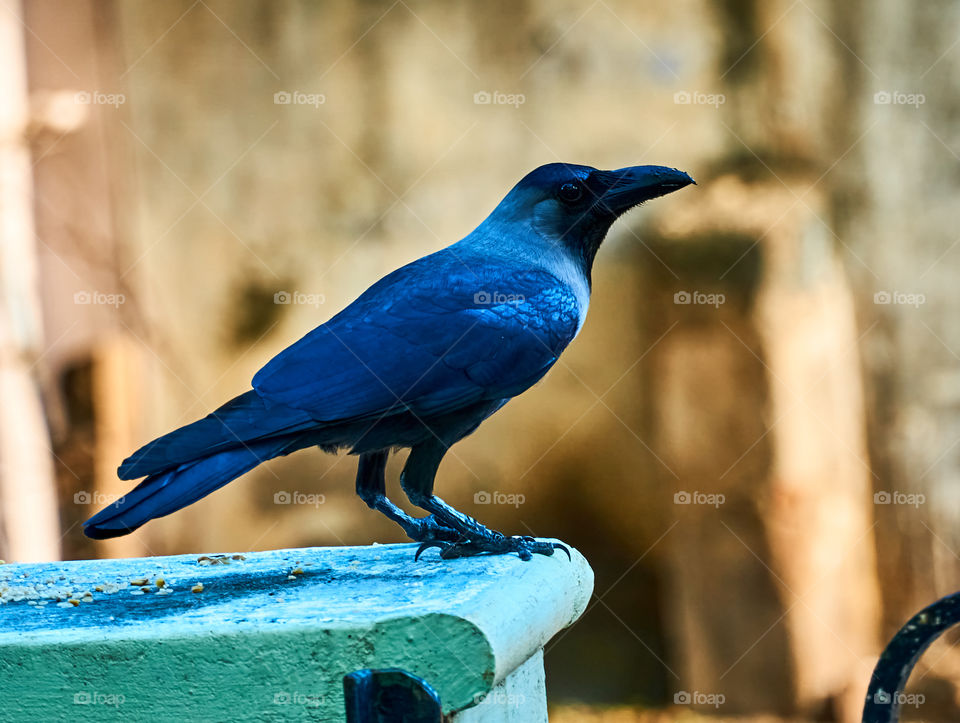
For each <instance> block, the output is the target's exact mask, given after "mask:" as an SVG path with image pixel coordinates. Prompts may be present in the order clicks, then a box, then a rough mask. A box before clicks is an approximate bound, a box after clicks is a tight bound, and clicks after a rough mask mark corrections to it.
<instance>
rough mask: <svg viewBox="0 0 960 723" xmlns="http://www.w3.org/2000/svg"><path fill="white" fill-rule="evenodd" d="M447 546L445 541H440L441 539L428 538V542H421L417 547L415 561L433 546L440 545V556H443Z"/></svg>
mask: <svg viewBox="0 0 960 723" xmlns="http://www.w3.org/2000/svg"><path fill="white" fill-rule="evenodd" d="M445 546H446V545H445V543H443V542H440V541H439V540H427V541H426V542H423V543H421V544H420V547H418V548H417V553H416V554H415V555H414V556H413V561H414V562H416V561H417V560H419V559H420V555H422V554H423V553H424V552H426V551H427V550H429V549H430V548H431V547H439V548H440V556H441V557H442V556H443V551H444V547H445Z"/></svg>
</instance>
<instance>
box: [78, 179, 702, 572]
mask: <svg viewBox="0 0 960 723" xmlns="http://www.w3.org/2000/svg"><path fill="white" fill-rule="evenodd" d="M691 183H694V181H693V179H692V178H690V176H688V175H687V174H686V173H683V172H681V171H678V170H675V169H673V168H665V167H663V166H634V167H629V168H621V169H620V170H617V171H600V170H597V169H595V168H591V167H589V166H576V165H569V164H566V163H551V164H549V165H546V166H541V167H540V168H537V169H536V170H535V171H533V172H531V173H529V174H527V176H525V177H524V178H523V180H521V181H520V182H519V183H518V184H517V185H516V186H514V187H513V189H512V190H511V191H510V192H509V193H508V194H507V195H506V197H505V198H504V199H503V200H502V201H501V202H500V204H499V205H498V206H497V207H496V208H495V209H494V210H493V213H491V214H490V215H489V216H488V217H487V218H486V220H484V221H483V223H481V224H480V225H479V226H478V227H477V228H476V229H475V230H474V231H473V232H472V233H470V234H469V235H468V236H466V237H465V238H464V239H462V240H461V241H458V242H457V243H455V244H452V245H451V246H447V247H446V248H444V249H442V250H440V251H437V252H436V253H433V254H430V255H429V256H425V257H423V258H421V259H418V260H416V261H414V262H412V263H409V264H407V265H406V266H403V267H401V268H399V269H397V270H396V271H394V272H392V273H390V274H388V275H387V276H385V277H383V278H382V279H380V280H379V281H378V282H376V283H375V284H374V285H373V286H371V287H370V288H369V289H367V290H366V291H365V292H363V294H361V295H360V297H359V298H358V299H357V300H356V301H354V302H353V303H352V304H350V305H349V306H348V307H347V308H345V309H344V310H343V311H341V312H340V313H339V314H337V315H336V316H334V317H333V318H332V319H330V320H329V321H328V322H326V323H325V324H322V325H321V326H318V327H317V328H316V329H314V330H313V331H311V332H310V333H309V334H307V335H306V336H304V337H303V338H302V339H300V340H299V341H297V342H296V343H295V344H293V345H292V346H290V347H288V348H287V349H285V350H284V351H282V352H280V353H279V354H278V355H277V356H276V357H274V358H273V359H271V360H270V361H269V362H268V363H267V365H266V366H264V367H263V368H262V369H261V370H260V371H259V372H257V374H256V376H254V378H253V389H252V390H250V391H248V392H245V393H244V394H241V395H240V396H238V397H236V398H234V399H232V400H230V401H229V402H227V403H226V404H224V405H223V406H222V407H220V408H219V409H217V410H216V411H215V412H213V413H212V414H210V415H209V416H207V417H205V418H203V419H201V420H199V421H196V422H194V423H193V424H189V425H187V426H185V427H181V428H180V429H177V430H174V431H173V432H170V433H169V434H166V435H164V436H163V437H160V438H159V439H156V440H154V441H152V442H150V443H149V444H147V445H145V446H144V447H142V448H141V449H139V450H137V451H136V452H134V453H133V454H132V455H131V456H130V457H128V458H127V459H126V460H124V462H123V464H122V465H120V469H119V471H118V474H119V476H120V477H121V478H122V479H137V478H140V477H144V476H146V479H144V480H143V481H142V482H140V484H139V485H137V487H136V488H135V489H134V490H133V491H131V492H130V493H129V494H127V495H126V496H125V497H123V498H122V499H120V500H118V501H117V502H115V503H113V504H111V505H110V506H109V507H107V508H106V509H103V510H101V511H100V512H99V513H97V514H96V515H94V516H93V517H91V518H90V519H89V520H87V522H86V523H85V526H84V531H85V533H86V534H87V535H88V536H89V537H93V538H98V539H101V538H109V537H116V536H119V535H125V534H128V533H130V532H132V531H133V530H135V529H137V528H138V527H140V526H141V525H143V524H144V523H145V522H147V521H149V520H151V519H153V518H155V517H162V516H164V515H168V514H170V513H171V512H175V511H176V510H179V509H181V508H182V507H185V506H187V505H189V504H190V503H192V502H195V501H197V500H198V499H200V498H201V497H204V496H205V495H208V494H210V493H211V492H213V491H214V490H216V489H218V488H220V487H222V486H223V485H225V484H227V483H228V482H230V481H231V480H233V479H235V478H237V477H239V476H240V475H242V474H244V473H245V472H248V471H249V470H251V469H253V468H254V467H256V466H257V465H258V464H260V463H261V462H264V461H266V460H268V459H271V458H273V457H277V456H280V455H285V454H289V453H291V452H294V451H296V450H298V449H303V448H305V447H312V446H318V447H320V448H321V449H323V450H325V451H328V452H334V451H336V450H338V449H342V448H346V449H349V451H350V453H351V454H356V455H359V457H360V459H359V464H358V470H357V494H359V495H360V497H361V498H362V499H363V500H364V502H366V503H367V504H368V505H369V506H370V507H372V508H373V509H376V510H379V511H380V512H382V513H383V514H385V515H386V516H387V517H389V518H390V519H391V520H394V521H395V522H396V523H397V524H399V525H400V526H401V527H402V528H403V530H404V532H406V533H407V535H408V536H409V537H410V538H411V539H413V540H416V541H418V542H421V543H422V545H421V548H420V551H418V553H417V554H418V555H419V554H420V552H422V551H423V550H424V549H426V548H427V547H431V546H436V547H439V548H440V551H441V556H443V557H445V558H451V557H459V556H464V555H475V554H481V553H494V554H495V553H507V552H516V553H518V554H519V556H520V557H521V558H523V559H530V557H531V554H532V553H539V554H546V555H550V554H553V551H554V549H555V547H557V545H555V543H550V542H543V541H538V540H535V539H533V538H531V537H509V536H506V535H503V534H501V533H499V532H495V531H492V530H489V529H488V528H486V527H484V526H483V525H482V524H480V523H479V522H477V521H476V520H474V519H473V518H471V517H469V516H467V515H465V514H463V513H461V512H458V511H457V510H456V509H454V508H453V507H451V506H450V505H448V504H447V503H446V502H444V501H443V500H442V499H440V498H439V497H437V496H436V495H435V494H434V493H433V486H434V477H435V476H436V473H437V468H438V467H439V465H440V461H441V460H442V459H443V455H444V454H445V453H446V451H447V449H449V448H450V445H452V444H454V443H455V442H457V441H459V440H461V439H463V438H464V437H466V436H467V435H468V434H470V433H471V432H473V431H474V430H476V429H477V427H479V426H480V423H481V422H483V420H485V419H486V418H487V417H489V416H490V415H491V414H493V413H494V412H496V411H497V410H498V409H500V407H502V406H503V405H504V404H506V403H507V402H508V401H509V400H510V399H511V398H512V397H515V396H517V395H518V394H520V393H521V392H523V391H525V390H526V389H528V388H529V387H531V386H532V385H533V384H535V383H536V382H537V381H539V380H540V379H541V378H542V377H543V375H544V374H546V373H547V371H548V370H549V369H550V367H552V366H553V364H554V362H556V360H557V358H558V357H559V356H560V354H561V353H562V352H563V350H564V349H565V348H566V347H567V345H568V344H569V343H570V342H571V341H572V340H573V338H574V337H575V336H576V335H577V332H579V331H580V327H581V326H583V322H584V319H585V318H586V315H587V306H588V304H589V301H590V283H591V282H590V272H591V268H592V266H593V260H594V257H595V256H596V253H597V249H598V248H599V247H600V243H601V242H602V241H603V239H604V237H605V236H606V234H607V231H608V230H609V228H610V226H611V225H612V224H613V222H614V221H615V220H616V219H617V218H618V217H619V216H621V215H622V214H623V213H624V212H626V211H627V210H629V209H631V208H633V207H634V206H637V205H638V204H641V203H643V202H644V201H647V200H649V199H652V198H656V197H658V196H662V195H664V194H667V193H670V192H672V191H676V190H677V189H680V188H683V187H684V186H687V185H689V184H691ZM403 447H409V448H410V455H409V457H408V459H407V462H406V465H405V466H404V468H403V472H402V474H401V477H400V481H401V485H402V487H403V491H404V492H405V493H406V495H407V497H408V498H409V499H410V501H411V502H412V503H413V504H414V505H416V506H417V507H419V508H421V509H423V510H425V511H426V512H428V513H429V514H428V515H427V516H426V517H421V518H416V517H411V516H409V515H407V514H406V513H405V512H403V511H402V510H401V509H400V508H398V507H397V506H396V505H394V504H393V503H392V502H391V501H390V500H388V499H387V497H386V495H385V485H384V481H385V480H384V468H385V466H386V462H387V455H388V454H389V453H390V451H391V450H394V449H397V448H403Z"/></svg>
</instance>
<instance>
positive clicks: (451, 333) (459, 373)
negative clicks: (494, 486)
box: [253, 257, 581, 422]
mask: <svg viewBox="0 0 960 723" xmlns="http://www.w3.org/2000/svg"><path fill="white" fill-rule="evenodd" d="M428 258H429V257H428ZM411 267H413V268H412V269H411ZM580 313H581V310H580V308H579V305H578V302H577V299H576V296H575V295H574V293H573V292H572V291H571V290H570V289H569V288H568V287H566V286H565V285H564V284H562V283H561V282H560V281H559V280H558V279H557V278H556V277H554V276H552V275H551V274H548V273H546V272H543V271H513V272H507V271H504V270H503V269H502V268H501V269H483V270H481V271H480V272H475V271H472V270H468V269H466V268H463V269H456V270H455V271H454V272H453V273H451V269H450V268H449V267H447V268H444V269H442V271H441V273H437V272H436V269H434V270H431V268H430V266H429V265H424V264H421V265H420V266H419V267H417V263H416V262H415V263H414V264H412V265H410V266H408V267H404V268H403V269H400V270H399V271H397V272H394V274H391V275H390V276H387V277H385V278H384V279H382V280H381V281H380V282H378V283H377V284H375V285H374V286H373V287H371V288H370V289H368V291H367V292H365V293H364V295H363V296H361V297H360V298H359V299H357V301H355V302H354V303H353V304H351V305H350V306H349V307H347V308H346V309H344V311H342V312H341V313H340V314H338V315H337V316H335V317H334V318H333V319H331V320H330V321H329V322H327V323H326V324H324V325H322V326H320V327H318V328H316V329H314V330H313V331H312V332H310V333H309V334H307V335H306V336H304V337H303V338H302V339H300V340H299V341H298V342H296V343H295V344H293V345H292V346H290V347H289V348H287V349H286V350H284V351H283V352H281V353H280V354H278V355H277V356H276V357H274V358H273V359H272V360H271V361H270V362H269V363H268V364H267V365H266V366H264V367H263V369H261V370H260V371H259V372H258V373H257V375H256V376H255V377H254V379H253V386H254V389H255V390H256V391H257V393H258V394H259V395H260V396H262V397H263V398H264V400H265V401H266V402H267V404H268V405H269V404H270V403H278V404H283V405H286V406H288V407H293V408H295V409H301V410H304V411H306V412H307V413H308V414H310V415H311V416H312V417H313V418H314V419H316V420H317V421H321V422H334V421H340V420H345V419H354V418H361V417H367V416H371V415H381V414H385V413H391V412H394V411H399V410H401V409H409V410H411V411H412V412H413V413H415V414H418V415H432V414H441V413H444V412H447V411H452V410H455V409H458V408H461V407H463V406H465V405H468V404H471V403H474V402H477V401H480V400H485V399H503V398H508V397H511V396H514V395H516V394H519V393H520V392H522V391H523V390H525V389H526V388H527V387H529V386H530V385H532V384H533V383H535V382H536V381H537V380H539V379H540V378H541V377H542V376H543V375H544V374H545V373H546V372H547V370H548V369H549V368H550V367H551V366H552V365H553V363H554V362H555V361H556V359H557V357H558V356H559V355H560V353H561V352H562V351H563V349H564V348H565V347H566V346H567V344H568V343H569V342H570V341H571V340H572V339H573V337H574V336H575V335H576V333H577V330H578V329H579V326H580Z"/></svg>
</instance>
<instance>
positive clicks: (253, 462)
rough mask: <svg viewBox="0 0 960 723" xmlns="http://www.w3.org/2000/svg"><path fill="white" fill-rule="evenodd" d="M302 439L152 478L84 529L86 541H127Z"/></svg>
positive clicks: (246, 449) (264, 444)
mask: <svg viewBox="0 0 960 723" xmlns="http://www.w3.org/2000/svg"><path fill="white" fill-rule="evenodd" d="M302 446H303V443H302V441H301V440H300V439H297V438H293V439H291V438H290V437H287V438H286V439H283V438H280V439H277V438H275V439H271V440H265V441H260V442H255V443H253V444H250V445H246V446H243V447H238V448H235V449H230V450H227V451H224V452H218V453H216V454H213V455H211V456H209V457H206V458H204V459H201V460H199V461H194V462H188V463H185V464H181V465H179V466H178V467H175V468H174V469H170V470H168V471H166V472H161V473H159V474H153V475H150V476H149V477H147V478H146V479H145V480H143V481H142V482H141V483H140V484H139V485H137V486H136V487H135V488H134V489H133V490H132V491H131V492H129V493H128V494H126V495H125V496H123V497H121V498H120V499H119V500H117V501H116V502H114V503H112V504H111V505H110V506H109V507H106V508H105V509H102V510H100V512H98V513H97V514H95V515H94V516H93V517H91V518H90V519H89V520H87V521H86V522H85V523H84V526H83V531H84V533H85V534H86V535H87V537H92V538H94V539H97V540H103V539H107V538H110V537H119V536H121V535H126V534H129V533H131V532H133V531H134V530H136V529H137V528H138V527H140V526H141V525H143V524H144V523H146V522H149V521H150V520H152V519H154V518H155V517H163V516H164V515H169V514H170V513H171V512H176V511H177V510H179V509H181V508H183V507H186V506H187V505H189V504H191V503H192V502H196V501H197V500H199V499H200V498H201V497H206V496H207V495H208V494H210V493H211V492H213V491H214V490H217V489H219V488H221V487H223V486H224V485H225V484H227V483H228V482H230V481H231V480H233V479H236V478H237V477H239V476H240V475H242V474H244V473H245V472H249V471H250V470H251V469H253V468H254V467H256V466H257V465H258V464H260V463H261V462H264V461H266V460H268V459H272V458H273V457H278V456H280V455H283V454H289V453H290V452H293V451H295V450H297V449H300V448H301V447H302Z"/></svg>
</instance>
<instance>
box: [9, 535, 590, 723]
mask: <svg viewBox="0 0 960 723" xmlns="http://www.w3.org/2000/svg"><path fill="white" fill-rule="evenodd" d="M415 549H416V546H415V545H410V544H407V545H375V546H372V547H341V548H306V549H295V550H277V551H270V552H255V553H244V554H243V555H234V556H231V555H227V556H223V557H220V556H213V555H210V556H202V555H178V556H173V557H153V558H140V559H130V560H95V561H79V562H60V563H41V564H18V565H3V566H0V598H2V600H3V601H4V602H3V603H0V720H4V721H5V720H24V719H32V720H55V719H60V718H62V717H68V718H70V719H72V720H77V721H84V720H105V719H110V718H111V717H116V718H118V719H120V718H122V719H124V720H129V719H135V718H150V719H153V720H164V719H184V718H189V719H194V720H275V719H276V720H279V719H283V720H288V719H305V720H324V721H335V720H342V716H343V692H342V682H341V681H342V678H343V675H345V674H346V673H348V672H351V671H353V670H357V669H359V668H368V667H373V668H387V667H399V668H403V669H405V670H408V671H410V672H412V673H414V674H416V675H420V676H422V677H423V678H425V679H426V680H427V681H429V682H430V684H431V685H433V686H434V688H435V689H436V690H437V691H438V692H439V694H440V696H441V699H442V701H443V704H444V710H445V711H455V710H459V709H462V708H465V707H468V706H472V705H475V704H476V703H477V702H479V701H480V700H482V699H483V697H484V696H485V695H487V694H488V693H490V692H491V691H492V690H494V691H495V693H494V696H493V698H494V699H493V700H490V701H489V702H488V705H492V706H494V707H495V706H498V705H499V706H501V707H502V709H503V710H502V711H501V712H502V713H503V714H504V715H514V714H515V713H516V712H515V711H514V712H513V713H509V711H506V709H507V708H509V707H511V706H513V707H514V708H516V707H517V705H518V703H519V702H520V701H519V697H520V693H519V691H518V690H516V689H515V686H513V687H511V685H512V684H511V685H508V686H506V687H504V686H500V687H499V688H496V689H495V687H496V686H498V684H499V683H501V681H504V680H505V679H506V678H507V677H508V676H509V675H510V674H511V673H512V672H513V671H514V670H516V669H517V668H518V667H520V666H521V665H523V664H524V662H525V661H528V659H531V657H532V656H538V655H539V652H540V649H541V648H542V646H543V644H544V643H545V642H546V641H547V640H549V639H550V638H551V637H552V636H553V635H554V634H555V633H556V632H557V631H559V630H561V629H562V628H564V627H566V626H568V625H570V624H571V623H572V622H573V621H575V620H576V619H577V618H578V617H579V616H580V614H581V613H582V612H583V611H584V608H585V607H586V604H587V601H588V599H589V597H590V594H591V592H592V590H593V573H592V571H591V569H590V567H589V565H588V564H587V562H586V560H585V559H584V558H583V557H582V556H581V555H580V554H579V553H577V552H576V551H571V554H572V556H573V560H572V561H568V560H567V558H566V555H563V554H562V553H561V554H558V555H554V556H553V557H550V558H547V557H540V556H537V557H535V559H534V560H533V561H531V562H526V563H525V562H522V561H521V560H519V559H518V558H516V557H515V556H501V557H486V558H475V559H466V560H455V561H449V562H444V561H440V560H439V558H438V557H437V555H436V552H435V551H430V552H428V553H426V555H425V556H424V557H423V558H421V559H420V561H419V562H414V560H413V554H414V550H415ZM158 577H159V578H162V581H160V580H158V579H157V578H158ZM143 582H146V584H145V585H144V584H142V583H143ZM136 583H141V584H136ZM158 584H162V587H158ZM199 585H202V586H203V589H202V591H199V592H193V591H192V590H194V589H197V590H199V587H197V586H199ZM97 588H99V590H98V589H97ZM164 590H170V591H171V592H162V591H164ZM88 593H89V594H88ZM84 598H86V600H87V601H84ZM71 599H72V600H73V601H74V602H70V600H71ZM530 665H532V666H533V667H534V668H537V669H539V670H540V671H542V658H541V657H535V658H534V659H533V660H530ZM527 677H529V676H527ZM535 678H536V676H533V678H531V680H534V679H535ZM539 680H540V681H541V683H540V685H541V686H542V672H541V674H540V678H539ZM508 682H509V681H508ZM534 682H536V681H535V680H534ZM528 687H529V686H528ZM534 687H536V686H534ZM540 690H541V691H542V687H541V689H540ZM511 691H513V697H511V695H510V693H511ZM498 692H499V694H502V695H498ZM524 695H525V696H531V693H529V692H528V693H525V694H524ZM540 695H542V692H541V693H540ZM501 698H502V700H501ZM498 700H499V703H498ZM526 703H529V704H530V706H531V708H533V707H536V706H537V701H534V700H529V701H526ZM540 707H542V701H540ZM527 712H529V711H527ZM498 715H499V713H498ZM535 717H536V716H535ZM501 719H502V720H511V719H513V720H520V718H515V717H514V718H509V717H502V718H501ZM526 719H527V720H529V719H530V718H529V717H528V718H526ZM484 720H486V718H484Z"/></svg>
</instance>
